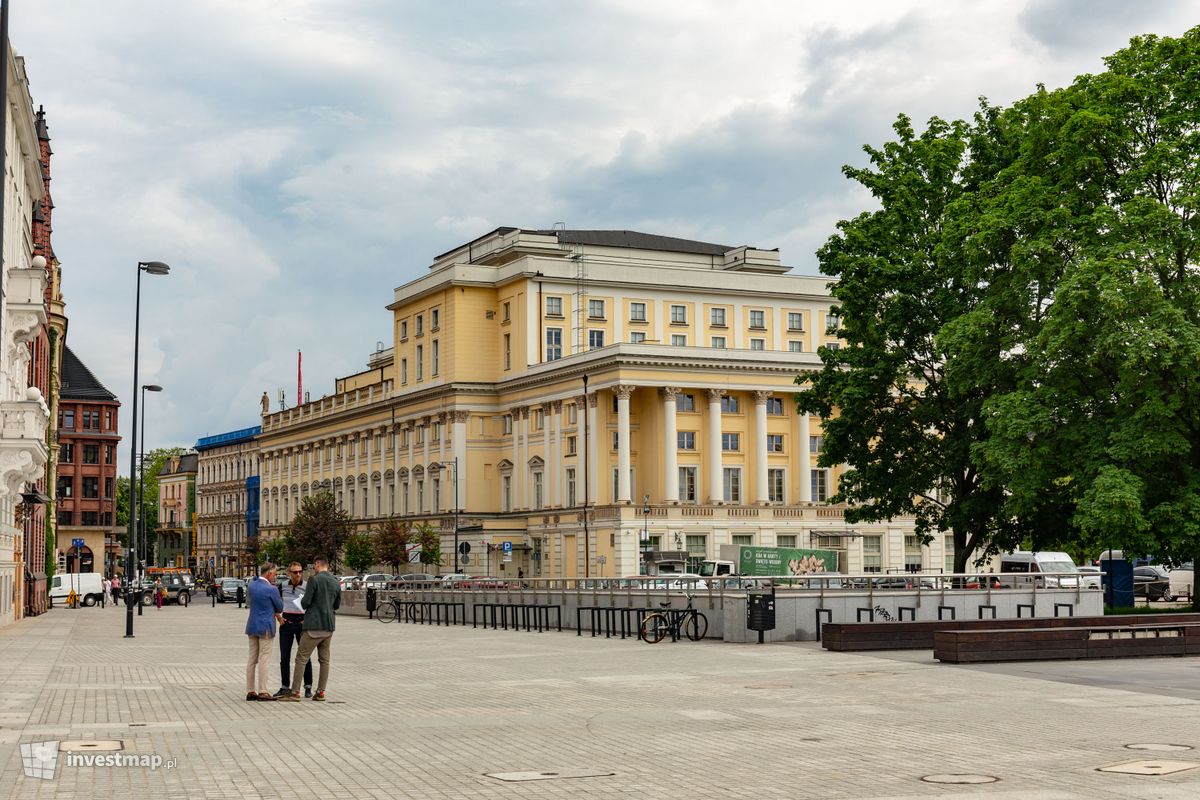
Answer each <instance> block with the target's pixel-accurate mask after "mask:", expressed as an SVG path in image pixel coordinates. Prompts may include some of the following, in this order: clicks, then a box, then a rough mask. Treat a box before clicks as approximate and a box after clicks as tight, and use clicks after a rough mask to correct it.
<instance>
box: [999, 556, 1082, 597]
mask: <svg viewBox="0 0 1200 800" xmlns="http://www.w3.org/2000/svg"><path fill="white" fill-rule="evenodd" d="M1047 573H1048V574H1047ZM1000 574H1001V575H1002V576H1003V577H1002V578H1001V579H1000V582H1001V583H1002V584H1003V585H1005V586H1013V587H1020V586H1038V587H1043V588H1050V589H1059V588H1061V589H1075V588H1078V587H1079V585H1080V581H1079V568H1078V567H1076V566H1075V562H1074V561H1072V560H1071V557H1070V556H1069V555H1067V554H1066V553H1062V552H1057V551H1050V550H1045V551H1038V552H1029V551H1017V552H1013V553H1005V554H1004V555H1002V556H1000Z"/></svg>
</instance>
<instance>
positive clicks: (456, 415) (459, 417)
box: [450, 411, 471, 422]
mask: <svg viewBox="0 0 1200 800" xmlns="http://www.w3.org/2000/svg"><path fill="white" fill-rule="evenodd" d="M450 415H451V417H452V418H453V421H454V422H467V421H469V420H470V419H471V412H470V411H451V412H450Z"/></svg>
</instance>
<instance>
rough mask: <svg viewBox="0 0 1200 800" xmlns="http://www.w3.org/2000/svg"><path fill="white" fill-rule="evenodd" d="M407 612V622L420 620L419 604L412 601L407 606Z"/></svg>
mask: <svg viewBox="0 0 1200 800" xmlns="http://www.w3.org/2000/svg"><path fill="white" fill-rule="evenodd" d="M407 614H408V621H409V622H421V618H422V614H421V607H420V606H419V605H417V604H416V603H412V604H411V605H409V606H408V612H407Z"/></svg>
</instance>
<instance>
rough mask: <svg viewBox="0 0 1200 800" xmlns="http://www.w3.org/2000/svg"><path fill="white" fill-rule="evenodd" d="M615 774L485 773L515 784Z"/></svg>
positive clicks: (576, 771)
mask: <svg viewBox="0 0 1200 800" xmlns="http://www.w3.org/2000/svg"><path fill="white" fill-rule="evenodd" d="M615 774H616V773H615V772H596V771H593V770H567V771H564V772H485V773H484V775H485V776H486V777H488V778H495V779H496V780H498V781H507V782H509V783H515V782H520V781H556V780H563V779H566V778H607V777H609V776H611V775H615Z"/></svg>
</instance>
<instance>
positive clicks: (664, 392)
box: [658, 386, 683, 401]
mask: <svg viewBox="0 0 1200 800" xmlns="http://www.w3.org/2000/svg"><path fill="white" fill-rule="evenodd" d="M658 393H659V395H660V396H661V397H662V399H663V400H672V401H673V400H674V399H675V398H676V397H678V396H679V395H681V394H683V389H680V388H679V387H678V386H664V387H662V388H661V389H659V390H658Z"/></svg>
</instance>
